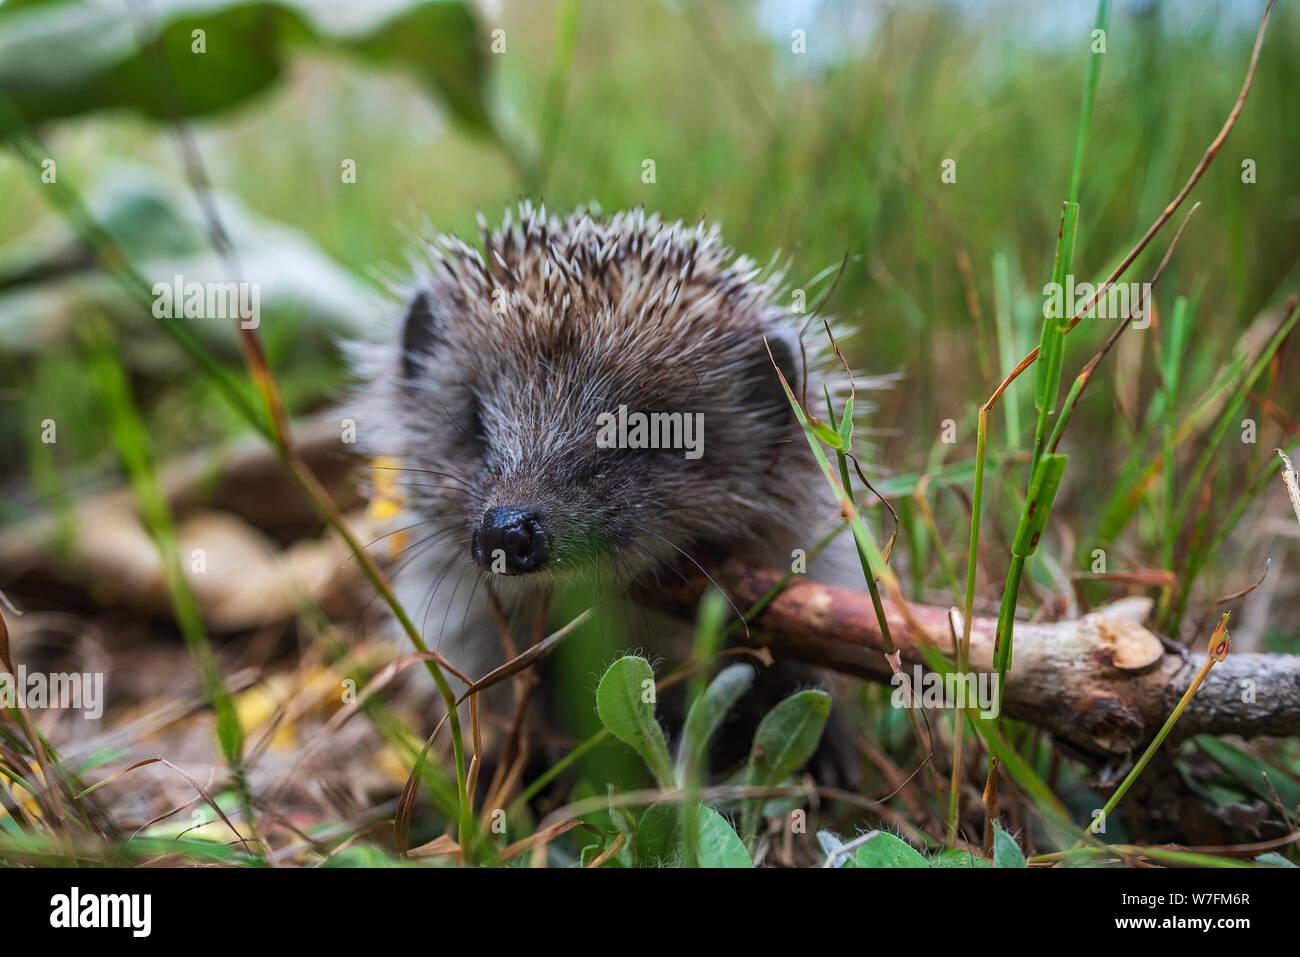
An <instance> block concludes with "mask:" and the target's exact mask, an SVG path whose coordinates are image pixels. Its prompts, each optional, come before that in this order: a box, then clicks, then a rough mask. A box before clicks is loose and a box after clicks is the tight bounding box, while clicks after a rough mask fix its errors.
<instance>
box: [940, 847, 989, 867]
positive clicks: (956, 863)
mask: <svg viewBox="0 0 1300 957" xmlns="http://www.w3.org/2000/svg"><path fill="white" fill-rule="evenodd" d="M930 866H931V867H992V866H993V865H992V864H990V863H989V862H988V861H986V860H984V858H982V857H976V856H975V855H974V854H972V853H971V852H970V851H963V850H961V849H960V848H956V847H945V848H944V849H943V850H942V851H940V852H939V853H938V854H936V855H935V856H934V857H933V858H931V859H930Z"/></svg>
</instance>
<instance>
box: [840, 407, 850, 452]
mask: <svg viewBox="0 0 1300 957" xmlns="http://www.w3.org/2000/svg"><path fill="white" fill-rule="evenodd" d="M840 447H841V448H842V449H844V451H846V452H847V451H848V450H849V449H851V448H853V396H852V394H850V395H849V397H848V398H847V399H846V400H845V401H844V417H843V418H841V419H840Z"/></svg>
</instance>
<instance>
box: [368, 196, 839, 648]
mask: <svg viewBox="0 0 1300 957" xmlns="http://www.w3.org/2000/svg"><path fill="white" fill-rule="evenodd" d="M480 224H481V225H482V226H483V235H482V247H483V248H482V250H481V251H480V250H478V249H474V248H471V247H470V246H469V245H467V244H465V243H464V242H462V241H460V240H459V239H456V238H453V237H446V236H443V237H439V238H438V239H437V240H435V241H434V242H433V243H431V244H430V245H429V247H428V253H429V255H428V258H427V261H423V262H421V263H419V264H417V266H416V273H417V274H416V277H415V279H414V280H413V281H412V282H411V283H410V285H409V287H407V288H405V289H403V290H402V291H401V293H402V296H403V299H404V302H405V305H404V308H403V311H402V315H401V319H400V328H399V329H396V330H394V331H393V332H392V334H391V336H390V338H389V339H388V340H387V341H386V342H384V343H382V344H377V345H374V344H372V345H365V346H359V347H357V348H356V350H355V355H356V368H357V370H358V372H359V374H360V376H361V378H362V379H363V380H364V381H363V384H362V386H361V387H360V388H359V390H358V393H357V395H356V401H355V403H354V407H355V414H354V417H355V418H356V420H357V424H358V438H359V440H360V442H361V443H362V445H363V447H364V448H365V449H366V451H368V452H369V453H370V454H372V455H376V456H379V455H383V456H393V457H395V458H396V459H397V460H398V462H399V463H400V468H401V472H400V476H401V483H400V484H401V486H402V489H403V492H404V498H405V501H406V507H407V510H408V512H409V513H410V517H409V518H408V519H407V520H406V521H405V522H402V523H401V524H403V525H413V527H412V529H411V531H410V533H409V534H410V536H411V537H410V541H411V542H412V543H413V544H411V545H410V546H408V547H407V549H406V560H407V561H409V562H410V563H411V564H410V567H408V568H403V569H402V570H401V571H400V572H399V594H400V595H401V596H402V598H403V600H404V602H405V603H406V604H407V608H408V611H409V612H410V613H411V615H412V617H413V619H414V620H415V621H416V622H417V623H418V624H421V627H423V628H425V629H426V630H427V631H428V632H430V633H429V634H426V635H425V638H426V640H427V641H429V643H430V644H431V645H436V644H437V643H438V642H439V641H440V639H441V638H442V633H443V631H444V630H445V629H446V628H447V627H448V622H450V623H451V626H452V627H453V629H455V630H461V631H464V632H465V634H466V637H465V639H464V640H463V642H462V641H458V642H457V644H458V645H463V646H464V647H466V648H470V649H473V648H480V649H483V650H481V651H480V652H478V653H474V652H471V653H469V654H468V655H464V657H463V660H462V664H463V666H464V667H467V668H471V669H478V670H480V671H481V670H482V668H483V666H484V665H490V664H493V663H495V661H492V660H491V655H492V654H494V653H495V654H498V655H499V650H498V649H499V645H498V643H497V642H496V639H495V637H494V636H495V630H494V629H493V628H491V627H490V626H489V624H488V622H487V618H486V614H485V609H484V608H482V607H479V606H481V605H482V604H483V600H484V596H483V593H482V591H481V590H479V589H477V588H476V587H472V586H468V585H467V586H465V587H461V586H462V579H464V578H466V577H467V576H466V574H465V572H466V571H467V570H472V571H473V572H475V573H476V576H478V577H487V576H491V578H492V581H493V584H494V585H495V586H496V591H497V592H498V593H499V594H501V595H503V596H504V597H506V598H510V597H512V596H513V597H515V598H520V599H522V598H526V595H527V594H528V593H529V592H535V590H536V588H535V586H537V585H550V584H553V583H554V582H555V581H556V580H558V579H561V578H562V577H564V576H581V575H589V576H592V577H593V578H595V579H596V580H597V581H599V582H601V583H607V584H611V585H613V586H615V587H619V586H623V585H626V584H627V583H629V582H631V581H632V580H634V579H638V578H641V577H643V576H646V575H654V574H658V573H659V572H660V571H661V570H665V569H666V568H667V567H668V566H669V565H673V564H675V563H679V562H683V561H690V560H693V558H694V556H695V555H696V554H701V553H703V552H705V551H708V552H709V553H711V554H733V553H737V554H743V555H745V556H746V557H748V558H751V559H755V560H758V561H771V562H774V563H779V564H781V565H786V564H788V563H789V562H790V560H791V550H792V549H794V548H798V547H803V548H807V547H808V546H809V544H810V543H811V542H812V541H814V540H815V539H814V538H813V535H814V534H815V533H816V532H817V531H818V526H821V527H823V528H824V527H825V523H826V521H827V519H828V518H833V517H834V514H835V510H834V508H833V506H830V505H828V498H827V496H826V494H825V493H824V484H825V483H824V481H823V479H822V478H821V476H820V474H818V471H817V466H816V464H815V463H814V461H813V459H812V457H811V454H810V452H809V449H808V445H807V442H806V441H805V439H804V437H803V434H802V431H801V429H800V426H799V424H798V422H797V421H796V420H795V418H794V416H793V414H792V410H791V409H790V406H789V403H788V402H787V400H786V396H785V394H784V392H783V390H782V388H781V386H780V383H779V380H778V378H777V376H776V373H775V371H774V370H773V367H772V364H773V361H775V362H776V363H777V364H778V365H779V366H780V367H781V369H782V371H783V372H784V374H785V377H786V379H787V380H788V381H789V382H790V384H791V386H792V387H793V388H794V389H795V390H796V392H799V391H800V389H801V388H805V387H806V394H807V395H808V396H809V397H810V398H814V397H815V398H817V399H820V397H821V396H822V384H821V378H820V375H819V371H818V370H819V368H820V366H821V364H822V360H823V354H822V353H821V352H820V351H819V352H818V353H817V354H815V355H811V356H809V357H808V359H807V361H806V362H805V361H804V351H803V350H802V349H801V348H800V344H799V332H800V325H801V323H802V322H804V321H805V319H806V317H804V316H799V315H796V314H794V313H793V312H792V310H791V308H790V307H789V306H788V305H782V304H780V303H778V302H777V301H776V299H777V296H778V294H779V293H780V292H781V290H782V286H781V278H780V276H779V275H778V274H776V273H775V271H774V270H772V269H770V268H769V269H762V268H760V267H758V266H757V265H756V264H755V263H754V262H752V261H751V260H749V259H746V258H744V257H743V256H741V257H738V256H735V255H734V254H733V253H732V251H731V250H730V249H728V248H727V247H726V246H724V245H723V243H722V241H721V238H720V235H719V231H718V229H717V228H716V227H713V228H707V227H705V226H704V225H703V224H701V225H698V226H694V227H688V226H685V225H683V224H682V223H680V222H675V223H664V222H661V221H660V219H659V218H658V217H657V216H654V215H647V214H645V213H644V212H642V211H640V210H636V211H632V212H625V213H617V214H615V215H613V216H610V217H607V218H606V217H602V216H600V215H599V214H598V213H594V212H584V211H580V212H577V213H574V214H572V215H570V216H568V217H567V218H565V219H563V220H561V219H558V218H557V217H555V216H553V215H548V214H547V213H546V211H545V210H544V209H535V208H534V207H533V206H531V205H530V204H526V203H525V204H522V205H521V206H520V208H519V217H518V221H515V219H514V218H513V217H512V216H511V215H510V214H509V212H507V214H506V217H505V221H504V223H503V224H502V226H501V227H500V228H499V229H496V230H494V231H493V230H489V229H488V228H487V227H486V225H484V224H482V221H480ZM787 301H788V300H787ZM810 338H811V337H810ZM816 338H818V339H821V338H823V337H820V336H819V337H816ZM769 350H770V355H769ZM805 366H807V368H805ZM805 376H807V377H810V378H811V381H809V382H807V383H804V382H803V381H802V379H803V378H804V377H805ZM638 414H640V416H641V418H638ZM629 422H632V423H635V422H642V423H645V422H649V423H650V425H649V426H648V427H647V428H644V429H642V430H641V432H640V434H639V435H638V434H637V433H636V430H635V428H634V427H633V426H629V425H628V423H629ZM616 426H622V427H623V429H622V431H620V430H619V429H618V428H616ZM683 426H684V428H683ZM692 427H694V430H693V431H692ZM656 429H657V431H656ZM611 437H614V438H616V439H617V441H610V439H611ZM665 438H667V439H669V440H671V439H673V438H676V439H678V440H681V441H678V442H677V443H676V444H677V445H678V446H680V445H682V444H683V441H685V440H689V441H690V442H691V444H690V445H689V446H688V447H686V448H682V447H668V448H665V447H662V446H663V445H665V444H668V445H673V444H674V443H673V442H672V441H666V442H664V441H660V442H655V441H654V440H655V439H665ZM654 445H658V446H659V447H653V446H654ZM647 446H649V447H647ZM452 581H455V582H456V583H457V584H456V585H455V587H454V588H453V587H452V586H451V582H452ZM476 584H477V583H476ZM448 591H450V592H451V595H450V596H448V595H445V594H443V593H444V592H448ZM475 594H477V597H478V601H479V605H475V603H474V597H473V596H474V595H475ZM457 596H459V600H458V599H457ZM462 622H463V624H462ZM479 638H482V640H478V639H479ZM484 646H486V648H485V647H484ZM462 654H463V653H462ZM498 660H499V659H498Z"/></svg>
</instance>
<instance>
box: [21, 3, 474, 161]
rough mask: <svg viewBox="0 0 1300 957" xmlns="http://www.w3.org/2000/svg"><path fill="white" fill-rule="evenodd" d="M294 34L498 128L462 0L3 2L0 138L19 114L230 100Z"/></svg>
mask: <svg viewBox="0 0 1300 957" xmlns="http://www.w3.org/2000/svg"><path fill="white" fill-rule="evenodd" d="M146 10H147V14H146V13H145V12H144V11H146ZM198 30H201V31H203V36H202V42H203V45H204V49H203V51H202V52H199V51H198V49H197V44H198V40H197V39H196V35H195V33H194V31H198ZM294 45H297V46H302V47H317V48H322V49H325V50H333V51H339V52H344V53H349V54H352V55H354V56H357V57H360V58H362V59H364V60H366V61H368V62H371V63H374V64H376V65H379V66H386V67H396V68H399V69H402V70H404V71H406V72H408V73H410V74H411V75H413V76H414V77H415V79H416V80H417V81H419V82H420V83H421V85H422V86H424V87H425V88H426V89H428V90H429V91H430V92H433V93H436V94H437V95H438V96H439V97H440V99H441V100H442V102H443V103H444V104H445V105H446V106H447V108H448V109H449V111H450V112H451V113H452V115H453V116H455V117H456V119H457V120H458V121H459V122H460V123H461V124H463V125H464V126H465V127H466V128H468V129H470V130H472V131H474V132H476V133H479V134H491V133H492V129H493V128H492V123H491V120H490V119H489V117H488V111H487V104H486V97H485V84H486V76H487V62H486V56H485V55H484V51H483V49H482V46H481V44H480V38H479V35H478V25H477V22H476V20H475V17H474V14H473V12H472V10H471V8H470V5H469V4H468V3H466V2H464V0H428V2H416V0H384V2H373V3H364V4H363V3H351V4H350V3H339V2H326V0H276V2H272V0H261V2H241V0H155V2H153V3H150V4H149V5H148V7H147V8H146V7H145V6H144V5H140V6H139V7H136V8H132V7H131V6H129V5H128V6H127V7H126V8H125V9H123V8H122V7H121V6H119V5H116V4H100V3H87V2H63V3H46V4H40V5H37V6H30V5H28V8H27V9H16V10H12V11H7V10H6V9H5V7H4V6H0V139H2V138H4V137H6V136H8V135H11V134H13V133H15V132H17V131H20V130H21V129H22V127H23V121H24V120H25V121H26V123H28V124H31V125H33V126H36V125H38V124H40V123H43V122H45V121H47V120H51V119H59V118H64V117H70V116H77V115H80V114H82V113H89V112H94V111H98V110H103V109H113V108H127V109H133V110H137V111H139V112H141V113H143V114H145V115H146V116H148V117H151V118H153V119H159V120H161V119H170V118H171V117H173V116H175V115H181V116H202V115H205V114H210V113H216V112H218V111H221V110H225V109H229V108H230V107H233V106H236V105H238V104H240V103H242V102H244V101H245V100H247V99H249V98H250V97H252V96H253V95H255V94H257V93H260V92H262V91H264V90H265V89H266V88H267V87H269V86H270V85H271V84H272V83H274V82H275V81H276V80H277V79H279V77H280V76H281V74H282V73H283V71H284V65H285V61H286V60H287V59H288V56H289V53H290V48H291V47H292V46H294ZM6 98H7V100H8V102H7V103H6V102H5V100H6ZM8 107H11V108H12V109H10V108H8ZM14 111H16V112H17V115H15V114H14Z"/></svg>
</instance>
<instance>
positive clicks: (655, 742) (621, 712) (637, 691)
mask: <svg viewBox="0 0 1300 957" xmlns="http://www.w3.org/2000/svg"><path fill="white" fill-rule="evenodd" d="M654 680H655V678H654V672H653V671H651V670H650V663H649V662H648V661H646V660H645V659H644V658H638V657H636V656H635V655H628V656H626V657H623V658H620V659H619V660H618V661H616V662H614V663H613V664H612V665H610V666H609V669H608V670H607V671H606V672H605V676H604V677H603V678H601V679H600V684H599V685H598V686H597V688H596V713H597V714H599V715H600V720H601V723H602V724H604V725H605V727H606V728H608V729H609V731H610V733H611V734H612V735H614V737H616V738H618V739H619V740H620V741H622V742H623V743H624V744H626V745H629V746H631V747H632V748H633V749H634V750H635V751H636V753H637V754H639V755H641V757H642V758H644V759H645V763H646V764H647V765H649V767H650V771H651V772H652V773H653V774H654V776H655V781H657V782H658V784H659V786H660V787H663V788H671V787H673V786H674V785H675V782H674V778H673V769H672V761H671V760H670V759H669V757H668V746H667V744H665V743H664V732H663V728H661V727H659V722H658V721H657V720H655V706H654V700H655V699H654ZM647 696H648V698H649V700H647Z"/></svg>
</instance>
